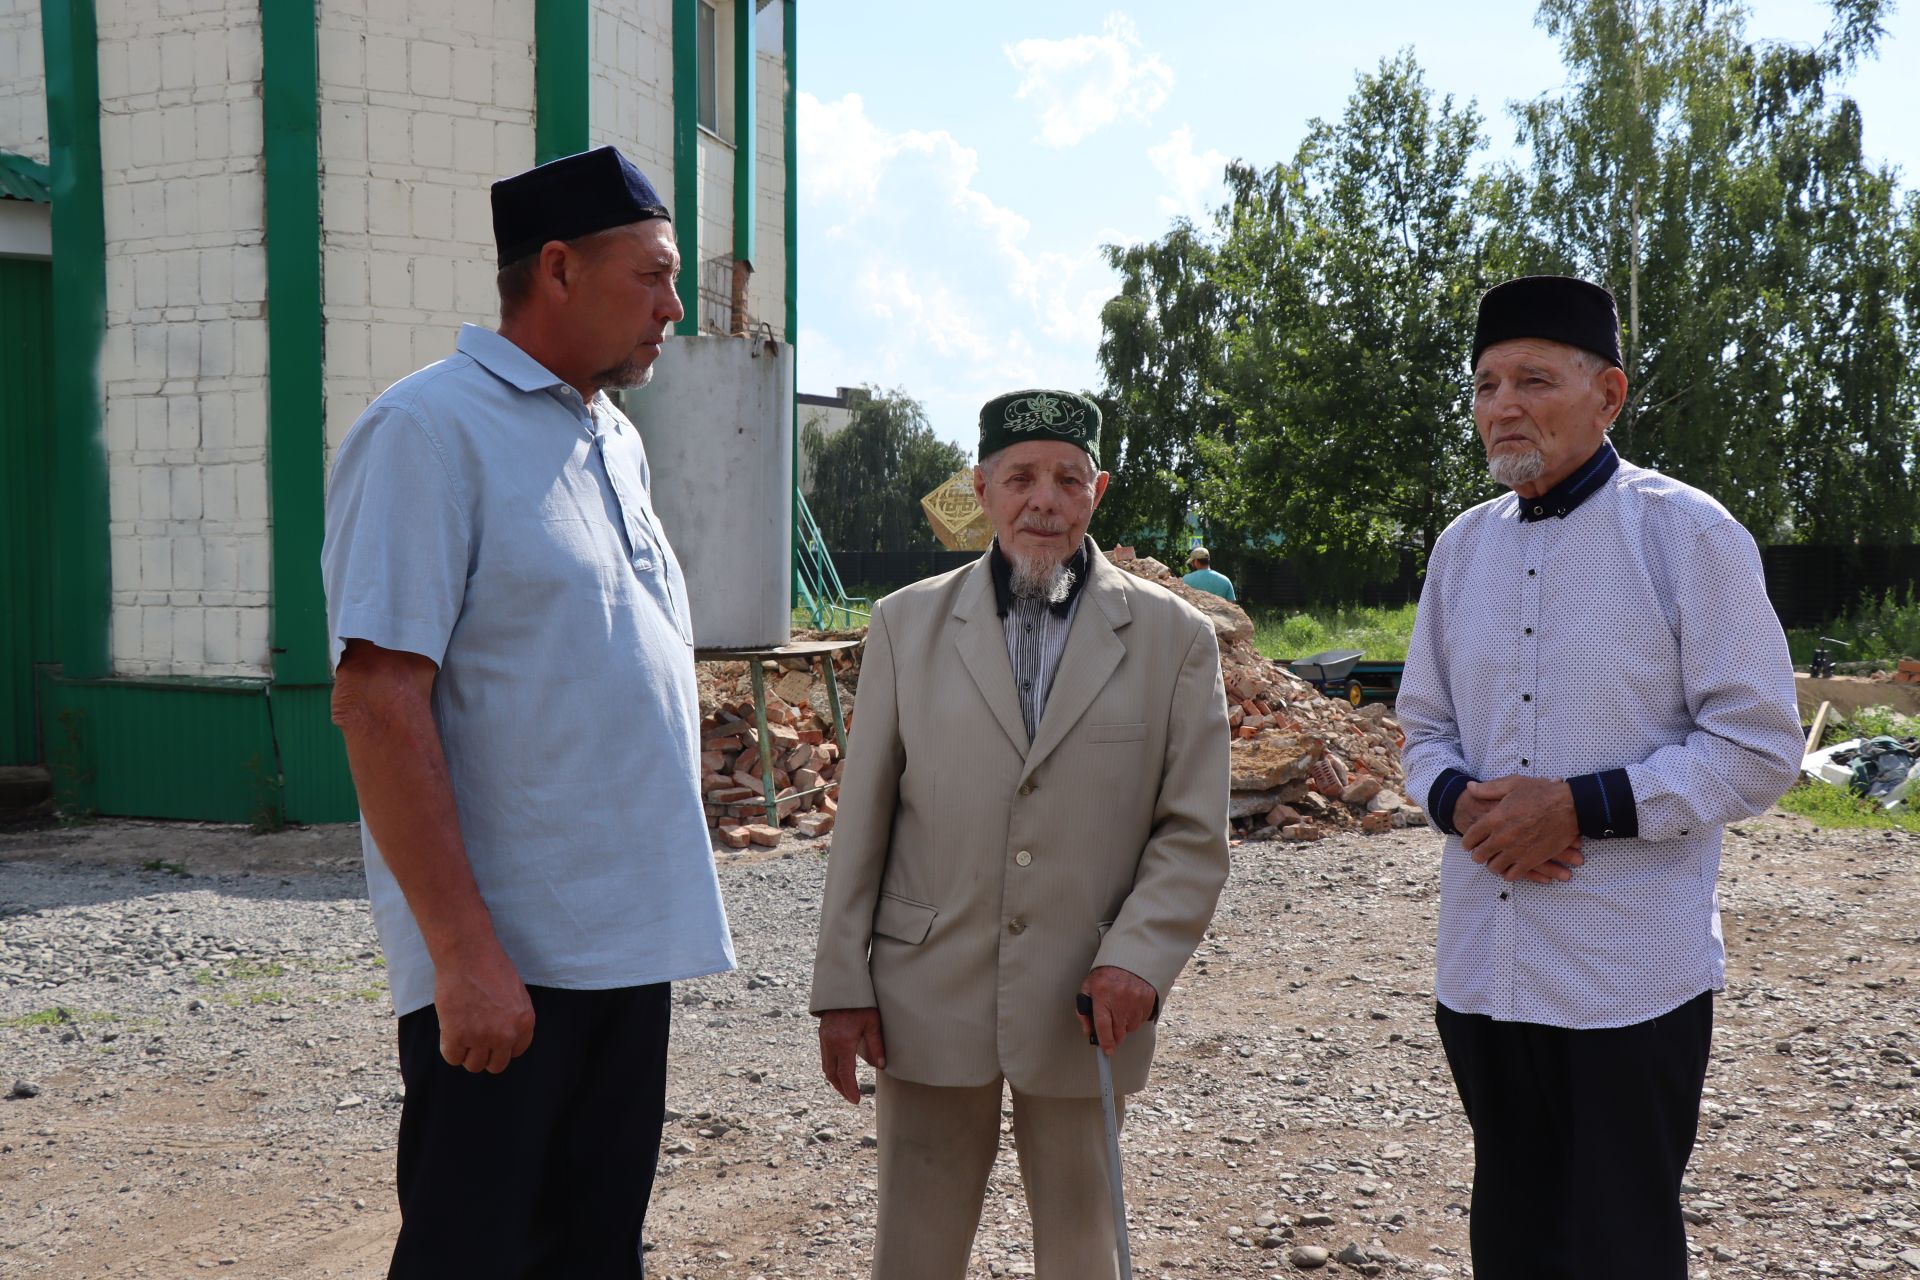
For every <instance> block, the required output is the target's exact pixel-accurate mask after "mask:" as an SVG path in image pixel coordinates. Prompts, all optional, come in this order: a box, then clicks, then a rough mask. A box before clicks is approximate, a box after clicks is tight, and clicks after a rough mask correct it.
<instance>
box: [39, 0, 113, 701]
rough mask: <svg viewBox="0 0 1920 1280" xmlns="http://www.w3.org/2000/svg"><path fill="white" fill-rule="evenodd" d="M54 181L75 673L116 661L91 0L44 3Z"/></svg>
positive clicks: (64, 636)
mask: <svg viewBox="0 0 1920 1280" xmlns="http://www.w3.org/2000/svg"><path fill="white" fill-rule="evenodd" d="M40 39H41V52H42V54H43V57H44V60H45V64H46V72H47V149H48V152H49V154H50V157H51V164H50V166H49V167H50V168H51V169H52V171H53V172H52V188H53V215H52V217H53V262H54V269H55V270H56V271H58V272H59V273H60V288H59V289H58V290H56V291H55V293H54V296H53V350H54V368H53V394H54V399H55V401H56V403H58V404H59V405H60V430H59V431H58V432H56V433H55V435H54V446H53V448H54V458H53V510H54V519H55V521H56V522H57V523H56V525H55V528H54V536H53V554H54V592H55V594H54V603H53V608H54V639H55V641H56V644H57V647H58V657H59V660H60V662H61V663H62V664H63V665H64V666H65V668H66V671H67V673H68V674H69V675H73V676H104V675H107V674H109V673H110V672H111V671H112V670H113V649H112V644H111V640H110V636H111V626H112V621H113V561H112V556H111V544H110V542H109V539H108V534H107V521H108V507H107V440H106V429H105V423H106V401H105V395H104V392H103V390H102V387H101V383H100V354H101V351H102V349H103V348H104V347H105V345H106V338H107V228H106V214H105V210H104V207H103V204H102V199H101V189H100V187H101V180H100V64H99V43H100V42H99V38H98V35H97V33H96V28H95V23H94V14H93V3H92V0H43V2H42V4H41V6H40Z"/></svg>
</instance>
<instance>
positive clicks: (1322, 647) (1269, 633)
mask: <svg viewBox="0 0 1920 1280" xmlns="http://www.w3.org/2000/svg"><path fill="white" fill-rule="evenodd" d="M1414 613H1415V606H1414V605H1410V604H1406V605H1401V606H1400V607H1399V608H1397V609H1381V608H1374V607H1372V606H1367V605H1341V606H1338V607H1335V608H1331V609H1305V610H1294V611H1288V610H1283V609H1256V610H1254V611H1253V613H1252V617H1253V647H1254V648H1256V649H1258V650H1259V651H1260V653H1261V656H1263V657H1267V658H1304V657H1307V656H1308V655H1309V654H1315V653H1322V652H1324V651H1326V650H1328V649H1358V650H1360V651H1361V652H1362V653H1364V654H1366V658H1365V661H1368V662H1400V661H1403V660H1404V659H1405V658H1406V656H1407V644H1408V642H1409V641H1411V640H1412V639H1413V618H1414Z"/></svg>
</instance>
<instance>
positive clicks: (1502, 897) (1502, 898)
mask: <svg viewBox="0 0 1920 1280" xmlns="http://www.w3.org/2000/svg"><path fill="white" fill-rule="evenodd" d="M1506 900H1507V891H1506V890H1505V889H1502V890H1501V891H1500V901H1502V902H1505V901H1506Z"/></svg>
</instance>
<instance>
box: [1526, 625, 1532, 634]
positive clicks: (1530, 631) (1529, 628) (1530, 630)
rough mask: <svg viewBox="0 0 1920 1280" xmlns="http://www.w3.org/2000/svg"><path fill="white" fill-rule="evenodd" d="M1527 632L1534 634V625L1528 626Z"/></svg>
mask: <svg viewBox="0 0 1920 1280" xmlns="http://www.w3.org/2000/svg"><path fill="white" fill-rule="evenodd" d="M1527 634H1528V635H1532V634H1533V628H1532V627H1528V628H1527Z"/></svg>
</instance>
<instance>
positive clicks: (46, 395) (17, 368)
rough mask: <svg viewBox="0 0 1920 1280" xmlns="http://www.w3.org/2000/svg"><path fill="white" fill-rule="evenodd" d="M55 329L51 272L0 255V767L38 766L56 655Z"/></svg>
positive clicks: (48, 266) (42, 264) (42, 266)
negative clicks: (40, 693)
mask: <svg viewBox="0 0 1920 1280" xmlns="http://www.w3.org/2000/svg"><path fill="white" fill-rule="evenodd" d="M52 327H53V267H52V265H51V264H50V263H47V262H44V261H31V260H27V259H17V258H0V765H7V764H38V763H40V749H39V743H38V741H37V739H38V734H37V733H36V718H35V715H34V700H33V667H34V664H35V663H37V662H52V661H53V660H54V653H55V651H54V643H53V610H52V607H51V606H52V598H53V547H52V544H51V540H50V535H51V530H52V524H53V510H52V506H51V502H50V500H51V497H52V493H51V486H49V484H48V483H47V482H48V478H49V477H50V476H51V474H52V468H53V447H54V445H53V437H54V435H55V434H56V431H55V426H56V419H55V415H54V411H53V395H52V386H51V382H52V369H53V343H52V337H53V335H52ZM60 425H63V426H64V421H61V423H60Z"/></svg>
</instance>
